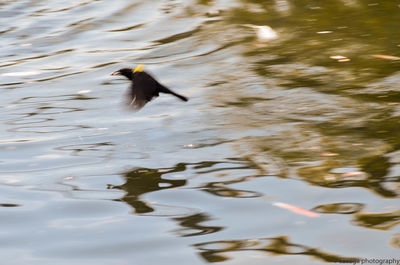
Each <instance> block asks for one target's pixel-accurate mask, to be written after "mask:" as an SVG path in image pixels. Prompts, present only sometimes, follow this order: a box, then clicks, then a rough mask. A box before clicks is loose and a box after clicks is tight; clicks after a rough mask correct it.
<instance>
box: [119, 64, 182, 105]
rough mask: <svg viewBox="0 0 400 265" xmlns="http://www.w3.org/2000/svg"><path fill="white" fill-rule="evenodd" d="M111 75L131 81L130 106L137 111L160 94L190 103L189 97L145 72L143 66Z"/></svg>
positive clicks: (121, 70)
mask: <svg viewBox="0 0 400 265" xmlns="http://www.w3.org/2000/svg"><path fill="white" fill-rule="evenodd" d="M111 75H122V76H125V77H126V78H128V79H129V80H131V82H132V83H131V86H130V91H129V101H128V104H129V106H130V107H132V108H133V109H135V110H139V109H141V108H143V107H144V105H146V104H147V102H149V101H151V100H152V99H153V98H155V97H158V96H159V93H166V94H171V95H174V96H175V97H177V98H179V99H181V100H183V101H188V98H187V97H185V96H182V95H179V94H178V93H175V92H174V91H172V90H171V89H169V88H167V87H165V86H164V85H162V84H160V83H159V82H158V81H157V80H156V79H154V78H153V77H152V76H151V75H149V74H148V73H146V72H144V71H143V66H142V65H138V67H136V68H135V69H131V68H122V69H119V70H118V71H115V72H113V73H111Z"/></svg>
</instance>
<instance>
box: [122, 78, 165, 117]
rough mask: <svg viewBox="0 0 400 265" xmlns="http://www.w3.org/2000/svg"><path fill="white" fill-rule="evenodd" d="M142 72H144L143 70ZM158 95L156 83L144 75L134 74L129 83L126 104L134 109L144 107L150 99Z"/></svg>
mask: <svg viewBox="0 0 400 265" xmlns="http://www.w3.org/2000/svg"><path fill="white" fill-rule="evenodd" d="M143 74H145V73H144V72H143ZM157 96H158V92H157V91H156V85H155V82H154V80H153V79H149V78H148V77H147V76H146V75H142V73H141V74H140V75H137V74H136V75H135V78H134V80H133V82H132V84H131V87H130V91H129V97H128V100H129V101H128V102H127V103H128V105H129V107H131V108H132V109H134V110H139V109H141V108H143V107H144V105H146V104H147V102H149V101H150V100H152V99H153V98H154V97H157Z"/></svg>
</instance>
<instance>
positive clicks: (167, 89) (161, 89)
mask: <svg viewBox="0 0 400 265" xmlns="http://www.w3.org/2000/svg"><path fill="white" fill-rule="evenodd" d="M160 92H163V93H168V94H171V95H174V96H175V97H177V98H179V99H181V100H183V101H188V100H189V99H188V98H187V97H185V96H182V95H179V94H178V93H175V92H174V91H172V90H171V89H169V88H167V87H165V86H161V87H160Z"/></svg>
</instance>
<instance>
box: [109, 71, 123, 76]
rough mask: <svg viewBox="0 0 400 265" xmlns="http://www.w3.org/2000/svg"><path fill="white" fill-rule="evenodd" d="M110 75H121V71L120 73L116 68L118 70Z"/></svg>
mask: <svg viewBox="0 0 400 265" xmlns="http://www.w3.org/2000/svg"><path fill="white" fill-rule="evenodd" d="M111 75H121V73H120V71H119V70H118V71H115V72H112V73H111Z"/></svg>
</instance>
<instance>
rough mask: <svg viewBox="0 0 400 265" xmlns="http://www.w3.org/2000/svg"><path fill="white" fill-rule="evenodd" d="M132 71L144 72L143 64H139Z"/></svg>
mask: <svg viewBox="0 0 400 265" xmlns="http://www.w3.org/2000/svg"><path fill="white" fill-rule="evenodd" d="M132 72H134V73H136V72H143V64H139V65H138V66H137V67H136V68H135V69H133V70H132Z"/></svg>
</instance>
